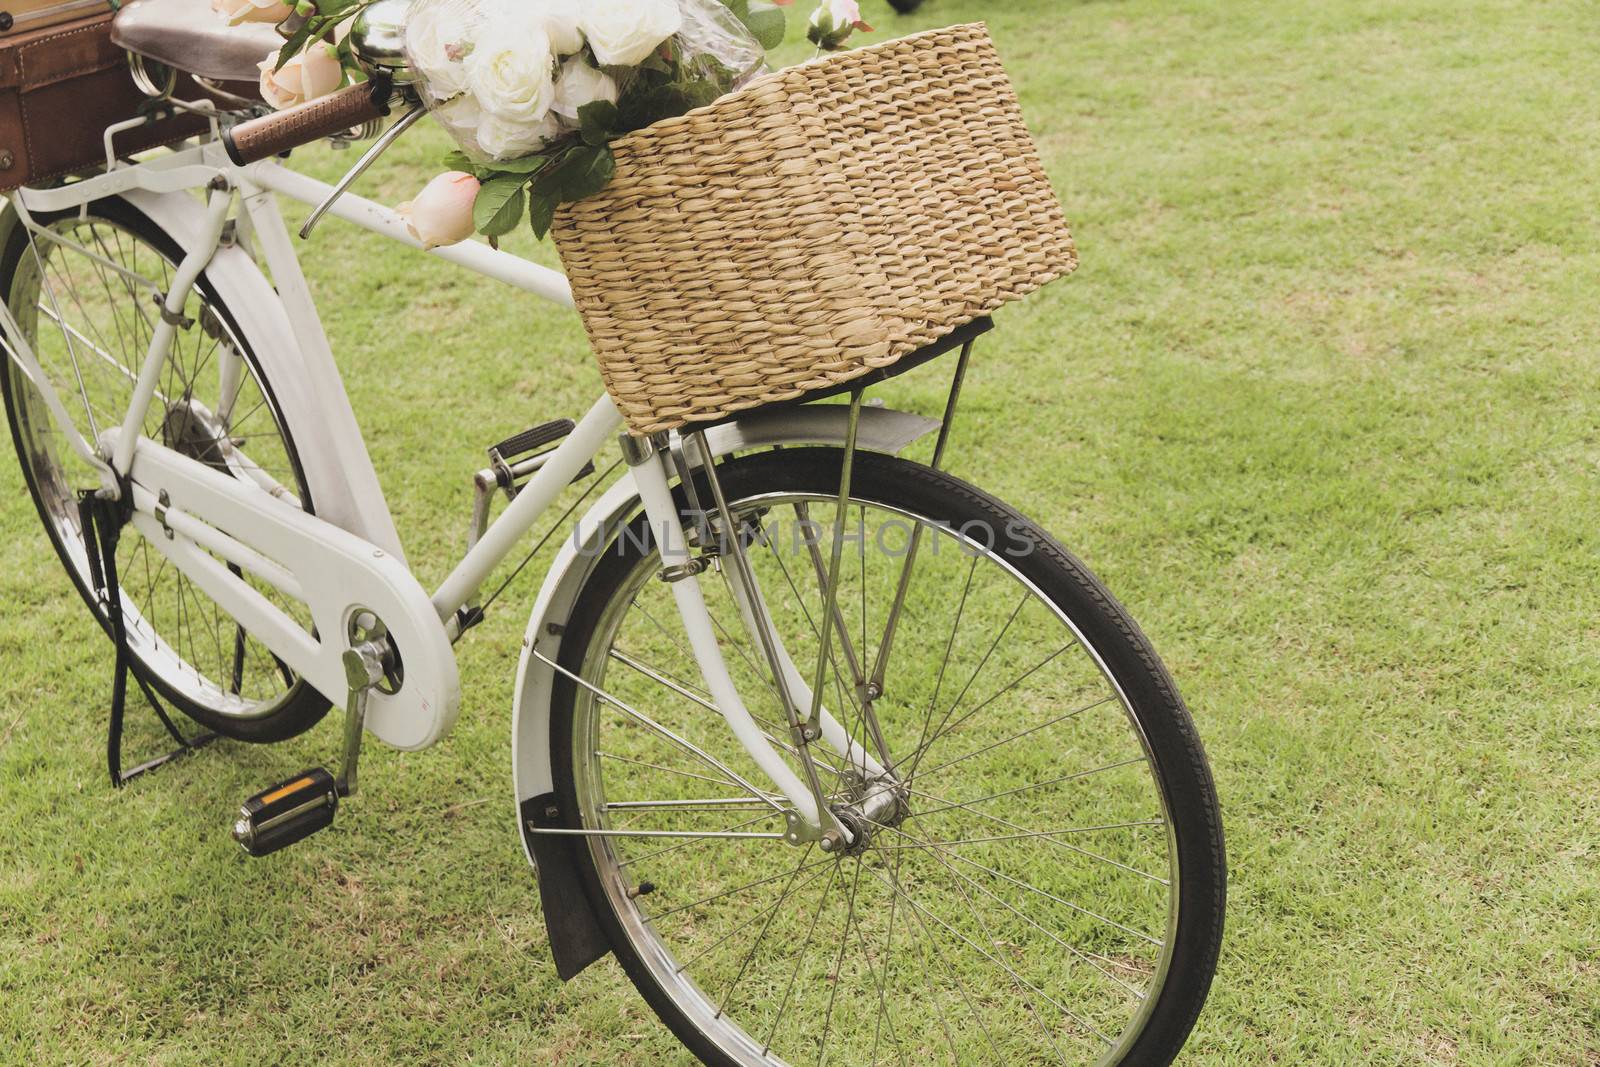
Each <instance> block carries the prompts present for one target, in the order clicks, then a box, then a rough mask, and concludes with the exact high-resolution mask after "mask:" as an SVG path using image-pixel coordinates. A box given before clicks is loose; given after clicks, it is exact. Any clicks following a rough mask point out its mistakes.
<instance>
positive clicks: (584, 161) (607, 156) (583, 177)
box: [541, 145, 617, 203]
mask: <svg viewBox="0 0 1600 1067" xmlns="http://www.w3.org/2000/svg"><path fill="white" fill-rule="evenodd" d="M616 171H617V159H616V157H615V156H613V155H612V154H611V149H610V148H609V147H607V146H605V145H576V146H574V147H573V148H571V149H569V150H568V151H567V154H566V155H564V156H563V157H562V158H561V163H560V166H559V169H558V170H557V171H556V172H555V173H554V174H551V173H550V172H549V171H547V172H545V174H544V175H541V180H542V179H543V178H544V177H546V176H548V177H550V178H552V179H553V180H552V181H551V182H550V183H549V184H545V185H544V189H545V190H546V191H547V192H553V193H554V194H555V195H556V197H557V199H558V200H560V202H562V203H566V202H568V201H571V200H582V199H583V198H584V197H586V196H593V195H594V194H595V193H598V192H599V191H600V190H602V189H604V188H605V187H606V184H607V183H608V182H610V181H611V177H612V175H614V174H615V173H616Z"/></svg>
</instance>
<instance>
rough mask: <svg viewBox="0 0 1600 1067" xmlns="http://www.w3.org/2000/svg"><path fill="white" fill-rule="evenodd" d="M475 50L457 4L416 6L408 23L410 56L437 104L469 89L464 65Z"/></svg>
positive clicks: (414, 5) (407, 45)
mask: <svg viewBox="0 0 1600 1067" xmlns="http://www.w3.org/2000/svg"><path fill="white" fill-rule="evenodd" d="M471 50H472V44H471V40H470V37H469V34H468V33H467V23H466V20H465V19H463V18H462V17H461V14H460V9H459V8H458V7H457V6H456V5H454V4H413V5H412V8H411V14H410V15H409V17H408V18H407V20H406V52H407V53H408V54H409V55H410V57H411V62H412V64H413V65H414V66H415V67H416V68H417V73H419V74H421V75H422V78H423V82H424V83H425V84H426V85H427V88H428V92H429V93H430V94H431V95H432V96H433V98H434V99H435V100H448V99H450V98H451V97H453V96H457V95H459V94H460V93H462V92H464V91H465V90H466V88H467V68H466V64H465V63H463V62H462V61H463V60H464V59H466V57H467V53H468V52H470V51H471Z"/></svg>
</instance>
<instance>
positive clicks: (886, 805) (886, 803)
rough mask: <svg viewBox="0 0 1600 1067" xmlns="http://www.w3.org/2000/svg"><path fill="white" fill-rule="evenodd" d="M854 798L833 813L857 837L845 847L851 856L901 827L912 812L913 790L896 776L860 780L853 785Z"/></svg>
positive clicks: (844, 851) (845, 851)
mask: <svg viewBox="0 0 1600 1067" xmlns="http://www.w3.org/2000/svg"><path fill="white" fill-rule="evenodd" d="M851 794H852V796H853V799H852V800H851V801H850V802H849V803H847V804H840V805H838V806H836V807H834V808H833V813H834V815H836V816H837V817H838V819H839V821H840V822H841V823H843V824H844V827H845V829H847V830H849V831H850V836H851V838H853V840H852V841H851V843H850V845H849V846H848V847H846V848H844V849H842V851H843V853H844V854H845V855H847V856H855V855H859V854H860V853H862V852H865V851H866V849H867V847H868V846H869V845H871V843H872V839H873V837H874V836H876V835H877V834H878V833H880V832H882V831H884V830H887V829H892V828H893V827H896V826H899V825H900V824H901V823H902V822H904V821H905V818H906V816H907V815H908V814H909V813H910V811H909V803H910V801H909V793H908V791H907V790H906V788H905V786H903V785H901V784H900V783H899V782H898V781H897V780H896V779H895V778H894V777H893V776H892V775H889V774H885V775H883V776H881V777H879V778H875V779H873V780H872V781H870V782H863V781H860V780H856V781H855V782H853V784H852V789H851Z"/></svg>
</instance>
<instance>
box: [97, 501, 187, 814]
mask: <svg viewBox="0 0 1600 1067" xmlns="http://www.w3.org/2000/svg"><path fill="white" fill-rule="evenodd" d="M132 499H133V497H132V487H131V486H130V485H129V484H128V483H126V482H124V483H123V487H122V499H121V500H107V499H105V498H103V497H100V496H98V495H96V493H95V492H93V491H86V492H83V493H80V494H79V496H78V521H79V525H80V527H81V528H82V531H83V543H84V549H85V551H86V552H87V554H88V557H89V578H90V581H91V583H92V586H93V589H94V594H95V596H96V597H97V598H98V599H99V601H100V604H101V606H102V607H103V608H104V609H105V612H106V617H107V618H108V619H109V620H110V621H111V640H112V643H113V644H114V645H115V646H116V649H117V663H116V668H115V673H114V674H113V675H112V680H111V722H110V724H109V726H108V728H107V730H106V769H107V770H108V771H109V772H110V773H111V785H112V787H113V788H116V789H121V788H122V787H123V786H124V785H127V784H128V783H129V782H130V781H132V780H133V779H135V778H137V777H139V776H140V775H141V774H145V773H146V772H148V771H153V770H155V769H156V768H157V767H160V766H162V765H163V764H165V763H170V762H171V761H172V760H174V759H176V758H177V757H179V756H182V755H185V754H187V753H190V752H193V751H195V750H196V749H200V748H204V747H205V746H206V745H209V744H210V743H211V742H213V741H215V740H216V739H217V735H216V734H214V733H202V734H200V735H198V736H196V737H193V738H187V737H184V736H183V734H182V733H181V732H180V731H179V730H178V727H177V726H176V725H174V724H173V721H172V717H171V716H170V715H168V714H167V710H166V708H164V707H163V706H162V704H161V701H160V700H159V699H157V698H156V694H155V690H153V689H151V688H150V683H149V682H146V681H145V680H144V679H143V678H142V677H140V676H139V674H138V672H137V671H134V670H133V669H132V658H133V656H132V653H131V652H130V651H129V650H128V628H127V623H126V621H125V620H124V619H123V617H122V592H121V583H120V582H119V581H118V580H117V541H118V540H119V539H120V538H121V536H122V527H123V525H124V524H126V523H127V521H128V516H129V514H130V513H131V511H132ZM130 674H132V675H133V680H134V681H135V682H137V683H138V685H139V691H140V692H142V693H143V694H144V698H145V700H146V701H148V702H149V704H150V709H151V710H152V711H154V712H155V713H156V718H158V719H160V720H161V725H162V726H164V727H166V729H167V733H168V734H170V735H171V736H172V739H173V740H174V741H176V742H177V743H178V747H177V748H175V749H173V750H172V751H171V752H168V753H167V754H166V755H164V756H157V757H156V758H155V759H152V760H147V761H146V762H144V763H141V764H139V765H138V766H137V767H134V768H133V769H132V770H130V771H128V772H126V773H124V772H123V770H122V718H123V712H124V710H125V708H126V706H127V698H128V675H130Z"/></svg>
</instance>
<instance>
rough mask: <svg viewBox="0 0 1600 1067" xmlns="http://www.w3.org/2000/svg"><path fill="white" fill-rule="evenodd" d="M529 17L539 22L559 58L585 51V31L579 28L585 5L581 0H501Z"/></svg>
mask: <svg viewBox="0 0 1600 1067" xmlns="http://www.w3.org/2000/svg"><path fill="white" fill-rule="evenodd" d="M501 2H502V3H508V4H511V5H512V6H514V7H515V8H516V9H517V10H518V11H519V12H521V13H522V14H524V15H525V16H527V17H532V18H534V19H536V20H538V22H539V25H541V26H542V27H544V32H545V33H546V34H547V35H548V36H549V38H550V48H551V50H552V51H554V52H555V54H556V55H558V56H570V55H572V54H573V53H574V52H579V51H582V50H583V31H582V30H581V29H579V28H578V24H579V22H580V21H581V19H582V15H581V14H580V12H581V10H582V7H583V5H582V4H581V3H580V2H579V0H501Z"/></svg>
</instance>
